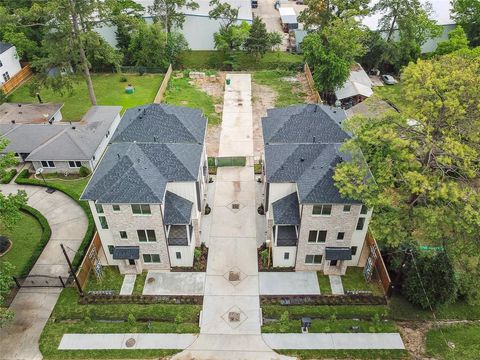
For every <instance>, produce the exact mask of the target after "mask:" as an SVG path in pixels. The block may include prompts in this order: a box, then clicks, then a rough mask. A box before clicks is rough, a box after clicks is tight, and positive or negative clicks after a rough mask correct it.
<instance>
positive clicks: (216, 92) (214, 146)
mask: <svg viewBox="0 0 480 360" xmlns="http://www.w3.org/2000/svg"><path fill="white" fill-rule="evenodd" d="M225 76H226V73H225V72H218V73H217V75H215V76H212V77H210V76H208V75H206V76H205V77H203V78H198V79H194V82H195V85H196V86H197V87H198V88H199V89H201V90H202V91H205V92H206V93H207V94H208V95H209V96H211V97H212V99H213V102H214V104H215V112H216V113H217V114H220V116H221V114H222V110H223V94H224V92H225V85H224V84H225ZM220 130H221V126H220V125H210V124H209V125H208V128H207V138H206V142H207V155H208V156H218V148H219V146H220Z"/></svg>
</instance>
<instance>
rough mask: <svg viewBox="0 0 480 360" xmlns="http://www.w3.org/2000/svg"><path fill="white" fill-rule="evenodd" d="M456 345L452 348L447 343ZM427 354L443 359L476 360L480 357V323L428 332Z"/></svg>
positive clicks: (446, 327) (452, 326)
mask: <svg viewBox="0 0 480 360" xmlns="http://www.w3.org/2000/svg"><path fill="white" fill-rule="evenodd" d="M445 341H447V342H451V343H453V345H454V346H455V347H454V348H450V347H449V346H448V345H447V343H446V342H445ZM426 350H427V354H428V355H430V356H434V357H435V358H437V359H442V360H455V359H463V360H475V359H478V358H479V357H480V324H459V325H450V326H442V327H441V330H440V328H434V329H432V330H430V331H429V332H428V333H427V339H426Z"/></svg>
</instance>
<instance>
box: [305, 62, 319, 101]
mask: <svg viewBox="0 0 480 360" xmlns="http://www.w3.org/2000/svg"><path fill="white" fill-rule="evenodd" d="M303 72H304V73H305V77H306V78H307V83H308V87H309V88H310V91H311V92H312V94H313V97H314V98H315V102H316V103H318V104H320V103H322V98H321V97H320V94H319V93H318V91H317V89H316V88H315V81H313V75H312V72H311V71H310V67H309V66H308V64H307V63H305V65H304V66H303Z"/></svg>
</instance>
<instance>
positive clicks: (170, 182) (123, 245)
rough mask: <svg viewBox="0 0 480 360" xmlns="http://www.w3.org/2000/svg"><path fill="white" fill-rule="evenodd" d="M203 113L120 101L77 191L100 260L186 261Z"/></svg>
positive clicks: (162, 264)
mask: <svg viewBox="0 0 480 360" xmlns="http://www.w3.org/2000/svg"><path fill="white" fill-rule="evenodd" d="M206 129H207V119H206V118H205V117H204V116H203V114H202V113H201V111H199V110H195V109H189V108H185V107H177V106H169V105H165V104H161V105H159V104H150V105H145V106H139V107H136V108H131V109H128V110H127V111H126V112H125V114H124V116H123V117H122V120H121V121H120V124H119V126H118V128H117V131H116V132H115V133H114V135H113V138H112V143H111V144H110V145H109V146H108V148H107V150H106V152H105V155H104V156H103V158H102V159H101V161H100V163H99V164H98V166H97V169H96V170H95V172H94V173H93V175H92V178H91V180H90V181H89V183H88V185H87V187H86V189H85V191H84V193H83V194H82V197H81V198H82V199H83V200H88V201H89V204H90V208H91V210H92V213H93V214H94V218H95V223H96V226H97V230H98V234H99V236H100V239H101V242H102V246H103V249H104V253H105V257H106V262H107V265H116V266H118V268H119V270H120V272H121V273H138V272H141V271H143V270H144V269H147V270H154V269H155V270H169V269H170V268H171V267H172V266H192V264H193V260H194V250H195V247H196V246H199V245H200V230H199V229H200V221H201V213H202V208H203V207H204V204H205V198H206V194H205V191H206V183H207V181H208V167H207V161H206V160H207V158H206V148H205V134H206Z"/></svg>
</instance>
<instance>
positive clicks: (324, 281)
mask: <svg viewBox="0 0 480 360" xmlns="http://www.w3.org/2000/svg"><path fill="white" fill-rule="evenodd" d="M317 278H318V286H319V287H320V294H322V295H330V294H331V293H332V287H331V286H330V279H329V278H328V275H324V274H323V273H322V272H320V271H317Z"/></svg>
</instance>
